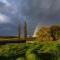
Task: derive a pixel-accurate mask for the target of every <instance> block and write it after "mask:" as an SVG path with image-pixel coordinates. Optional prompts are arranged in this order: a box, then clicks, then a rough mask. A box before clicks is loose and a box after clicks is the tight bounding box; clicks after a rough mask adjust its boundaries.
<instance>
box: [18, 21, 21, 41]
mask: <svg viewBox="0 0 60 60" xmlns="http://www.w3.org/2000/svg"><path fill="white" fill-rule="evenodd" d="M20 31H21V28H20V20H19V21H18V39H19V40H20V37H21V36H20V34H21V33H20Z"/></svg>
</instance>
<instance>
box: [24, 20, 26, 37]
mask: <svg viewBox="0 0 60 60" xmlns="http://www.w3.org/2000/svg"><path fill="white" fill-rule="evenodd" d="M24 37H25V38H27V20H25V21H24Z"/></svg>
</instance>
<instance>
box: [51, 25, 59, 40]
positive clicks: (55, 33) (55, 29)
mask: <svg viewBox="0 0 60 60" xmlns="http://www.w3.org/2000/svg"><path fill="white" fill-rule="evenodd" d="M50 31H51V37H52V38H53V40H54V41H55V40H58V39H59V38H60V26H57V25H53V26H51V27H50Z"/></svg>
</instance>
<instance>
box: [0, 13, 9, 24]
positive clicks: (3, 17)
mask: <svg viewBox="0 0 60 60" xmlns="http://www.w3.org/2000/svg"><path fill="white" fill-rule="evenodd" d="M9 22H10V19H9V17H8V16H6V15H4V14H0V24H1V23H9Z"/></svg>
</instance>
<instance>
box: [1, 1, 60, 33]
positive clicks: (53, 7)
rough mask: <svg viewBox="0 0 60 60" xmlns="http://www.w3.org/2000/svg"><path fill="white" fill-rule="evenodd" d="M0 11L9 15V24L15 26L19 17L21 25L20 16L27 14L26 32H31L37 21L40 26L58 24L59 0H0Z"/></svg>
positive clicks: (59, 14) (59, 20)
mask: <svg viewBox="0 0 60 60" xmlns="http://www.w3.org/2000/svg"><path fill="white" fill-rule="evenodd" d="M0 13H1V14H4V15H6V16H7V17H9V18H10V21H11V23H10V24H11V26H15V27H16V28H17V23H18V22H17V21H18V20H19V19H20V20H21V25H23V20H24V17H22V16H29V17H28V18H27V19H28V32H29V34H33V32H34V29H35V28H36V25H37V24H38V23H40V26H41V25H51V24H60V0H0ZM21 17H22V18H21ZM8 26H10V25H8ZM5 27H6V26H5ZM15 27H14V28H15ZM6 28H7V27H6ZM11 29H12V28H11ZM22 29H23V28H22ZM11 31H15V30H14V29H12V30H11ZM15 32H16V31H15Z"/></svg>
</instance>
